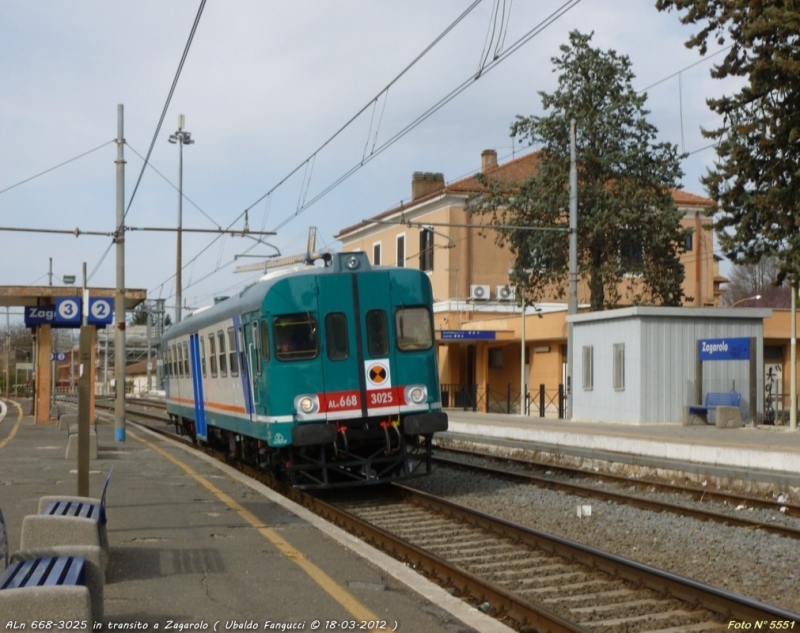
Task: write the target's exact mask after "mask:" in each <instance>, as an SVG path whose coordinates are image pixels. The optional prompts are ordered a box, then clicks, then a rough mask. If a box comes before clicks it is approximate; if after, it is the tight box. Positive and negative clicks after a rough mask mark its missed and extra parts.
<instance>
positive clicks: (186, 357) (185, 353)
mask: <svg viewBox="0 0 800 633" xmlns="http://www.w3.org/2000/svg"><path fill="white" fill-rule="evenodd" d="M183 375H184V376H186V377H187V378H191V377H192V372H191V371H190V370H189V344H188V343H187V342H186V341H184V342H183Z"/></svg>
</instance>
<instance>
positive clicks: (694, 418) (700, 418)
mask: <svg viewBox="0 0 800 633" xmlns="http://www.w3.org/2000/svg"><path fill="white" fill-rule="evenodd" d="M690 407H691V405H688V404H685V405H683V426H704V425H706V424H708V414H707V413H705V414H702V413H692V412H691V411H690Z"/></svg>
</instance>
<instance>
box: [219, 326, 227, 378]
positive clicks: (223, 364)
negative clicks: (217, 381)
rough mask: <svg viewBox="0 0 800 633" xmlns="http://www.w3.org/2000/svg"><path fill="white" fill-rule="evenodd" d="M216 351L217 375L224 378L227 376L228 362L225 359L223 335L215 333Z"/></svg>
mask: <svg viewBox="0 0 800 633" xmlns="http://www.w3.org/2000/svg"><path fill="white" fill-rule="evenodd" d="M217 344H218V345H217V347H218V348H219V349H218V350H217V351H218V352H219V375H220V376H222V377H223V378H225V377H226V376H227V375H228V361H227V359H226V358H225V333H224V332H223V331H222V330H220V331H219V332H217Z"/></svg>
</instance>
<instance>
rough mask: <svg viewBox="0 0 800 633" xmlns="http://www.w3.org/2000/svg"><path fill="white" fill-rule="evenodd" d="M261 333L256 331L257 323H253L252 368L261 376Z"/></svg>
mask: <svg viewBox="0 0 800 633" xmlns="http://www.w3.org/2000/svg"><path fill="white" fill-rule="evenodd" d="M261 353H262V352H261V332H260V330H259V329H258V322H256V321H253V363H254V364H255V367H254V368H253V369H254V370H255V372H256V373H257V374H258V375H259V376H260V375H261Z"/></svg>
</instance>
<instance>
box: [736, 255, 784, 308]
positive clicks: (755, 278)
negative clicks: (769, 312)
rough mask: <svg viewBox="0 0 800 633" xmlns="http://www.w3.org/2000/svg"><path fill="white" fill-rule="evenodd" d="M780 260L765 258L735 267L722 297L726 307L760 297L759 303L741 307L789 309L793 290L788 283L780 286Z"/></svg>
mask: <svg viewBox="0 0 800 633" xmlns="http://www.w3.org/2000/svg"><path fill="white" fill-rule="evenodd" d="M779 272H780V271H779V266H778V260H777V258H775V257H765V258H764V259H762V260H761V261H760V262H758V263H756V264H741V265H738V266H734V267H733V269H732V270H731V273H730V283H728V287H727V289H726V291H725V294H724V295H723V297H722V300H723V302H724V303H725V305H729V306H730V305H733V304H734V303H736V302H737V301H741V300H742V299H746V298H747V297H754V296H756V295H760V296H761V298H760V299H759V300H758V301H752V302H744V301H743V302H742V303H740V304H739V305H740V306H749V307H759V308H788V307H789V305H790V303H791V294H790V293H791V289H790V288H789V286H788V284H787V283H785V282H784V283H783V284H778V283H777V279H778V275H779Z"/></svg>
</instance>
